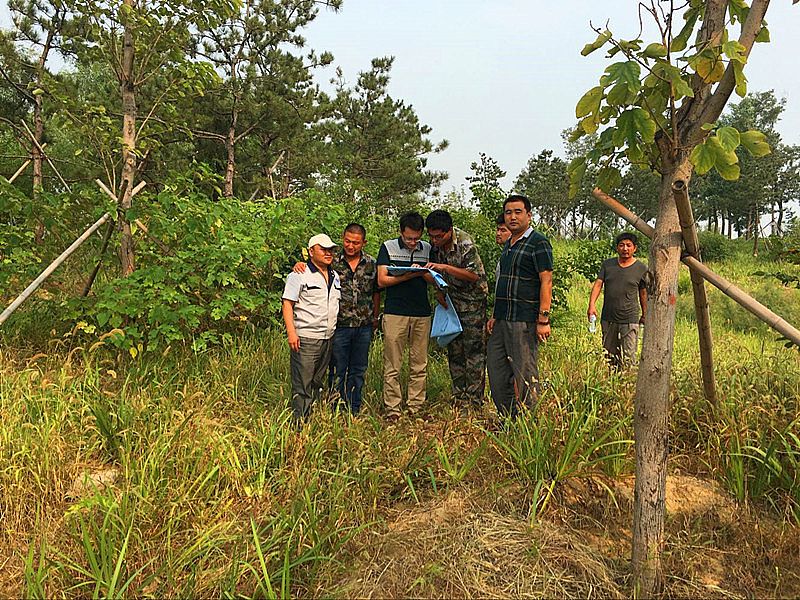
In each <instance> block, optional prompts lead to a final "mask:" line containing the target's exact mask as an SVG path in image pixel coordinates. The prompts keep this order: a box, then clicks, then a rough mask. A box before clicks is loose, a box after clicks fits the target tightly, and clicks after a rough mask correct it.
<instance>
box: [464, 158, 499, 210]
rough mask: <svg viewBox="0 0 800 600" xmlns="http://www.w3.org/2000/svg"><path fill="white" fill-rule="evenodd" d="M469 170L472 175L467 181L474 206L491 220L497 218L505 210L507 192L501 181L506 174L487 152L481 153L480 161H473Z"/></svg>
mask: <svg viewBox="0 0 800 600" xmlns="http://www.w3.org/2000/svg"><path fill="white" fill-rule="evenodd" d="M469 168H470V170H471V171H472V175H470V176H469V177H467V178H466V179H467V182H468V183H469V191H470V192H471V193H472V202H473V204H475V205H476V206H477V207H478V208H479V209H480V211H481V212H482V213H483V214H485V215H486V216H488V217H489V218H490V219H494V218H497V215H499V214H500V213H501V212H502V210H503V200H504V198H505V192H504V191H503V187H502V186H501V185H500V180H501V179H503V177H505V176H506V172H505V171H504V170H503V169H501V168H500V165H499V164H498V163H497V161H496V160H495V159H494V158H492V157H491V156H489V155H488V154H486V153H485V152H481V153H480V154H479V159H478V160H477V161H473V162H472V163H471V164H470V166H469Z"/></svg>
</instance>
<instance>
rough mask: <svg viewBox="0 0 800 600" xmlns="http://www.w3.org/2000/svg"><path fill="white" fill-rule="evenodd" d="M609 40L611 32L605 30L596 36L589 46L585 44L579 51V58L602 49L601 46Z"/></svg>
mask: <svg viewBox="0 0 800 600" xmlns="http://www.w3.org/2000/svg"><path fill="white" fill-rule="evenodd" d="M610 39H611V32H610V31H608V30H607V29H606V30H605V31H604V32H603V33H601V34H600V35H598V36H597V39H596V40H595V41H593V42H592V43H591V44H586V45H585V46H584V47H583V50H581V56H589V55H590V54H591V53H592V52H594V51H595V50H598V49H600V48H602V47H603V45H604V44H605V43H606V42H607V41H608V40H610Z"/></svg>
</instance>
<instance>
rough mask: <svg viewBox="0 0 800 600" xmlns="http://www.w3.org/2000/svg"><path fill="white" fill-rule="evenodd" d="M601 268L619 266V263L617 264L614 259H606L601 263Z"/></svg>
mask: <svg viewBox="0 0 800 600" xmlns="http://www.w3.org/2000/svg"><path fill="white" fill-rule="evenodd" d="M603 266H604V267H605V268H609V267H614V266H619V262H617V259H616V258H607V259H605V260H604V261H603Z"/></svg>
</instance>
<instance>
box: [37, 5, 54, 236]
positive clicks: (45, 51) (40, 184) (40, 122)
mask: <svg viewBox="0 0 800 600" xmlns="http://www.w3.org/2000/svg"><path fill="white" fill-rule="evenodd" d="M57 20H58V13H56V16H55V17H54V19H53V22H54V24H53V25H52V26H51V28H50V29H49V31H48V32H47V39H46V40H45V43H44V46H43V48H42V53H41V54H40V55H39V68H38V70H37V71H36V85H37V87H38V88H40V89H41V88H42V73H43V72H44V68H45V65H47V57H48V55H49V54H50V49H51V48H52V46H53V37H54V35H55V31H54V28H55V27H57V25H55V22H56V21H57ZM43 104H44V95H43V94H40V93H39V94H36V95H35V96H34V98H33V137H34V140H35V141H34V142H33V143H32V144H31V159H32V162H33V204H34V206H39V202H40V200H41V192H42V189H44V171H43V169H42V163H43V162H44V155H43V153H42V150H41V148H42V144H44V114H43V113H44V111H43ZM44 230H45V226H44V221H42V220H38V222H37V223H36V231H35V232H34V241H35V242H36V243H37V244H41V243H42V240H43V239H44Z"/></svg>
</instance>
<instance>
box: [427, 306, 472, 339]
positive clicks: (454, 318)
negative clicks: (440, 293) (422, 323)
mask: <svg viewBox="0 0 800 600" xmlns="http://www.w3.org/2000/svg"><path fill="white" fill-rule="evenodd" d="M445 298H446V299H447V308H445V307H444V306H442V305H441V304H439V303H437V304H436V310H435V311H433V324H432V325H431V337H432V338H434V339H435V340H436V343H438V344H439V346H441V347H442V348H444V347H445V346H447V344H449V343H450V342H452V341H453V340H454V339H456V338H457V337H458V336H459V335H461V332H462V331H464V329H463V328H462V327H461V320H460V319H459V318H458V313H457V312H456V309H455V308H453V303H452V302H451V301H450V296H449V295H447V296H445Z"/></svg>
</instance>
